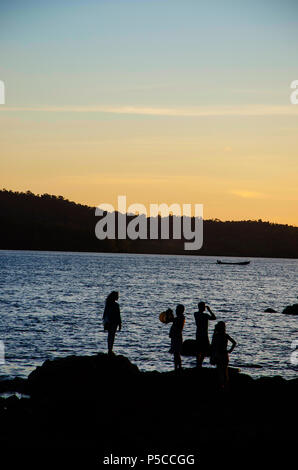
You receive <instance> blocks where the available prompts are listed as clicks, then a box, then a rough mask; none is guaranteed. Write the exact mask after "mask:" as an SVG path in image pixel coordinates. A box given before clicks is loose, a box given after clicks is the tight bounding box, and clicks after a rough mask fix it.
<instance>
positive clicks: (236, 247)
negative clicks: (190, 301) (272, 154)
mask: <svg viewBox="0 0 298 470" xmlns="http://www.w3.org/2000/svg"><path fill="white" fill-rule="evenodd" d="M117 214H118V213H117V212H115V213H114V214H112V215H115V216H117ZM105 217H106V214H105V215H96V214H95V208H94V207H89V206H85V205H82V204H76V203H74V202H71V201H68V200H67V199H64V198H63V197H62V196H54V195H50V194H42V195H36V194H33V193H32V192H30V191H27V192H26V193H24V192H23V193H22V192H14V191H8V190H0V224H1V232H0V249H2V250H26V251H28V250H33V251H57V252H79V253H127V254H143V255H145V254H163V255H184V256H217V257H233V258H242V257H244V258H282V259H298V227H295V226H292V225H283V224H276V223H270V222H264V221H262V220H242V221H226V222H223V221H221V220H219V219H204V220H203V245H202V248H200V249H198V250H194V249H193V248H195V247H194V246H192V247H191V249H189V251H187V250H185V244H186V242H190V241H191V240H190V238H185V237H184V236H181V233H180V236H178V237H177V236H176V234H175V231H174V226H175V225H174V222H175V220H176V219H177V216H176V217H174V216H173V215H171V214H170V215H169V216H168V217H163V218H162V217H161V216H157V217H155V226H156V227H155V230H156V233H155V234H154V237H153V236H152V238H150V235H149V234H151V232H150V228H151V227H150V224H151V218H150V217H147V218H145V219H143V222H142V224H143V225H144V227H143V228H144V230H145V231H146V237H143V236H142V238H140V232H139V230H140V228H138V229H135V232H134V234H136V237H135V238H134V239H130V238H129V237H127V229H128V228H129V225H130V224H131V223H132V221H133V223H134V224H135V225H136V226H138V222H136V221H134V219H135V217H136V215H131V214H130V215H129V214H126V217H125V222H124V227H122V225H121V236H119V237H118V230H119V227H118V217H115V220H116V222H115V227H114V229H113V237H112V238H111V237H110V238H105V239H98V238H97V237H96V234H95V228H96V226H97V225H98V223H99V222H100V220H101V219H103V218H105ZM144 217H145V216H144ZM188 219H189V225H190V226H191V231H190V234H191V235H192V233H194V227H195V223H196V222H195V218H194V217H189V218H188ZM105 223H106V220H104V221H103V222H102V225H103V226H105ZM125 224H126V226H125ZM164 224H166V225H167V227H168V229H167V234H166V235H167V236H162V226H163V225H164ZM122 229H123V231H124V234H125V236H124V237H123V233H122ZM103 233H104V232H103ZM119 233H120V232H119ZM183 234H184V232H183ZM163 235H164V234H163ZM125 237H126V238H125ZM147 237H149V238H147ZM201 240H202V238H200V241H201ZM196 246H198V247H199V245H196Z"/></svg>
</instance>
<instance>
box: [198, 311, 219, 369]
mask: <svg viewBox="0 0 298 470" xmlns="http://www.w3.org/2000/svg"><path fill="white" fill-rule="evenodd" d="M198 308H199V310H198V312H195V313H194V317H195V322H196V325H197V332H196V342H197V345H196V349H197V367H202V364H203V360H204V358H205V357H207V356H209V355H210V342H209V337H208V322H209V320H216V316H215V315H214V313H213V312H212V311H211V308H210V307H208V306H207V307H206V304H205V302H199V303H198ZM206 309H207V310H208V313H207V312H205V310H206Z"/></svg>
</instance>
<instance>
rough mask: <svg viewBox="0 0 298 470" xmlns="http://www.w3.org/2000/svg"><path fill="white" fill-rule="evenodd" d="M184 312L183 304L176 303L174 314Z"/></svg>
mask: <svg viewBox="0 0 298 470" xmlns="http://www.w3.org/2000/svg"><path fill="white" fill-rule="evenodd" d="M183 312H184V305H182V304H178V305H177V307H176V315H182V314H183Z"/></svg>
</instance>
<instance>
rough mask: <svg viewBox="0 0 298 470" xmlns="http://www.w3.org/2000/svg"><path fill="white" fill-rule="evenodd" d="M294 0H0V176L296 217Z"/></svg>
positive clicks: (94, 196)
mask: <svg viewBox="0 0 298 470" xmlns="http://www.w3.org/2000/svg"><path fill="white" fill-rule="evenodd" d="M297 55H298V1H297V0H295V1H294V0H258V1H256V0H250V1H247V0H245V1H241V0H235V1H231V0H225V1H223V0H220V1H219V0H213V1H208V2H207V1H204V2H203V1H199V0H179V1H177V0H134V1H132V0H105V1H103V0H97V1H91V0H85V1H83V0H81V1H78V0H68V1H66V0H59V1H57V0H52V1H48V0H44V1H42V0H39V1H33V0H27V1H24V0H18V1H16V0H1V2H0V59H1V60H0V80H3V81H4V82H5V86H6V104H5V106H3V105H1V106H0V129H1V160H0V186H2V187H6V188H9V189H14V190H19V191H20V190H22V191H23V190H28V189H30V190H31V191H33V192H36V193H43V192H48V193H51V194H61V195H63V196H65V197H67V198H69V199H72V200H74V201H77V202H83V203H87V204H92V205H98V204H99V203H103V202H106V203H112V204H113V203H114V202H115V201H116V200H117V196H118V195H119V194H125V195H127V199H128V203H133V202H139V203H143V204H145V205H146V204H150V203H155V202H158V201H159V202H167V203H169V204H172V203H180V204H182V203H188V202H190V203H193V204H195V203H202V204H204V213H205V216H206V217H207V218H208V217H218V218H222V219H225V220H227V219H229V220H230V219H243V218H246V219H248V218H249V219H259V218H263V219H264V220H271V221H278V222H283V223H291V224H295V225H298V219H297V214H298V212H297V206H298V194H297V177H298V159H297V154H298V141H297V132H298V106H295V105H292V104H290V93H291V89H290V83H291V82H292V81H293V80H297V79H298V60H297V59H298V57H297Z"/></svg>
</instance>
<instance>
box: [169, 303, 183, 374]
mask: <svg viewBox="0 0 298 470" xmlns="http://www.w3.org/2000/svg"><path fill="white" fill-rule="evenodd" d="M183 312H184V305H182V304H179V305H177V307H176V317H174V319H173V325H172V326H171V329H170V334H169V336H170V338H171V349H170V353H172V354H174V367H175V371H177V370H178V369H181V368H182V363H181V350H182V343H183V338H182V330H183V327H184V323H185V316H184V315H183Z"/></svg>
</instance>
